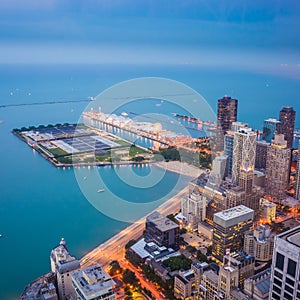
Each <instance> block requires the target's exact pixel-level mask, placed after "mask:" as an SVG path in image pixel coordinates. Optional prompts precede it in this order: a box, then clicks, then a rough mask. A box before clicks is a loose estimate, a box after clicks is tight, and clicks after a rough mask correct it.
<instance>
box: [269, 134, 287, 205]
mask: <svg viewBox="0 0 300 300" xmlns="http://www.w3.org/2000/svg"><path fill="white" fill-rule="evenodd" d="M290 160H291V149H290V148H287V141H286V140H285V139H284V135H283V134H275V137H274V140H273V141H272V143H271V145H270V146H268V151H267V163H266V184H265V192H266V194H267V195H269V196H271V197H273V198H274V199H275V200H277V201H279V202H281V201H282V200H283V199H285V197H286V193H285V190H286V188H287V186H288V183H289V174H290Z"/></svg>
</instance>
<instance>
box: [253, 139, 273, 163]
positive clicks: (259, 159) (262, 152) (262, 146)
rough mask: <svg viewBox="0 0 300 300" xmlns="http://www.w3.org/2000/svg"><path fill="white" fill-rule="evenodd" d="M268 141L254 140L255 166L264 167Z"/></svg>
mask: <svg viewBox="0 0 300 300" xmlns="http://www.w3.org/2000/svg"><path fill="white" fill-rule="evenodd" d="M269 145H270V143H267V142H266V141H264V140H263V141H256V153H255V168H256V169H266V162H267V150H268V146H269Z"/></svg>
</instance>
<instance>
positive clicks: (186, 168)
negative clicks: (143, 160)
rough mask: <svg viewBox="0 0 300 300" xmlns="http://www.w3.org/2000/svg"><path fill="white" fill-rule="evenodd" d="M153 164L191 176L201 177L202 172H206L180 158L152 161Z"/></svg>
mask: <svg viewBox="0 0 300 300" xmlns="http://www.w3.org/2000/svg"><path fill="white" fill-rule="evenodd" d="M151 164H153V165H154V166H156V167H158V168H161V169H164V170H165V171H169V172H173V173H177V174H180V175H184V176H187V177H191V178H196V177H199V176H200V175H201V174H202V173H205V172H206V171H205V170H204V169H200V168H197V167H195V166H193V165H190V164H188V163H186V162H181V161H178V160H172V161H159V162H151Z"/></svg>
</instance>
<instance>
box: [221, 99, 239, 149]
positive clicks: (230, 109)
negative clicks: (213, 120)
mask: <svg viewBox="0 0 300 300" xmlns="http://www.w3.org/2000/svg"><path fill="white" fill-rule="evenodd" d="M237 107H238V100H237V99H232V98H231V97H228V96H224V97H223V98H222V99H219V100H218V117H217V118H218V120H217V143H216V144H217V150H219V151H222V150H223V149H224V135H225V133H226V132H227V131H228V130H230V129H231V124H232V122H235V121H236V119H237Z"/></svg>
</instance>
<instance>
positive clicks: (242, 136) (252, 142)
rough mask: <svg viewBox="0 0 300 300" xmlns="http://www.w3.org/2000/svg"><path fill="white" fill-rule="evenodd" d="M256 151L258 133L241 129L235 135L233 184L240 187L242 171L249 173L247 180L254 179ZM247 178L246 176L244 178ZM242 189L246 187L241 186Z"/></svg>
mask: <svg viewBox="0 0 300 300" xmlns="http://www.w3.org/2000/svg"><path fill="white" fill-rule="evenodd" d="M255 151H256V132H254V131H253V130H252V129H251V128H241V129H239V130H238V131H237V132H235V133H234V143H233V158H232V160H233V161H232V182H233V183H235V184H236V185H240V184H241V183H242V182H244V181H241V180H240V177H241V170H245V171H247V176H246V177H247V178H251V177H253V174H252V175H251V174H250V173H253V172H254V164H255ZM244 175H245V174H244ZM243 177H245V176H243ZM241 187H242V188H243V187H244V186H241Z"/></svg>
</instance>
